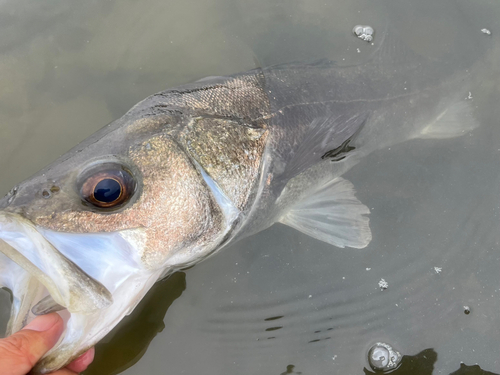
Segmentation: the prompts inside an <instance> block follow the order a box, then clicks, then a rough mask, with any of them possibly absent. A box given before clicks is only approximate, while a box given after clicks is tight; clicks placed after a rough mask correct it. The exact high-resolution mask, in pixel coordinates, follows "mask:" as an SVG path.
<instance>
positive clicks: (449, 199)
mask: <svg viewBox="0 0 500 375" xmlns="http://www.w3.org/2000/svg"><path fill="white" fill-rule="evenodd" d="M0 9H1V12H0V20H1V22H0V79H1V82H2V84H1V85H0V175H1V180H0V194H3V193H6V192H7V191H8V190H9V189H10V188H11V187H12V186H13V185H14V184H15V183H17V182H19V181H21V180H23V179H24V178H27V177H29V176H30V175H31V174H32V173H34V172H36V171H37V170H39V169H40V168H42V167H43V166H45V165H46V164H48V163H49V162H51V161H52V160H54V159H55V158H56V157H57V156H59V155H60V154H62V153H64V152H65V151H66V150H68V149H70V148H71V147H72V146H74V145H75V144H76V143H78V142H79V141H81V140H82V139H84V138H85V137H87V136H88V135H90V134H91V133H93V132H94V131H96V130H97V129H99V128H101V127H102V126H104V125H105V124H106V123H108V122H110V121H112V120H113V119H115V118H117V117H119V116H120V115H122V114H123V113H124V112H125V111H126V110H127V109H128V108H130V107H131V106H132V105H133V104H135V103H136V102H138V101H139V100H141V99H143V98H144V97H146V96H147V95H149V94H152V93H154V92H157V91H161V90H163V89H165V88H168V87H172V86H175V85H178V84H181V83H185V82H190V81H193V80H196V79H199V78H202V77H204V76H209V75H225V74H232V73H236V72H239V71H245V70H248V69H252V68H254V67H256V66H268V65H271V64H275V63H283V62H290V61H313V60H315V59H320V58H329V59H333V60H335V61H337V62H338V64H339V65H349V64H358V63H361V62H363V61H366V60H367V59H368V58H369V56H371V54H372V53H373V49H372V47H371V45H370V44H369V43H366V42H363V41H361V40H359V39H357V38H356V37H355V36H354V35H353V34H352V28H353V27H354V26H355V25H358V24H361V25H370V26H372V27H373V28H374V29H375V38H377V37H378V36H380V35H381V31H383V30H385V29H386V28H387V27H391V28H393V29H394V30H397V33H398V35H399V36H400V37H401V39H402V40H404V41H405V43H406V44H407V46H408V48H410V49H412V50H413V51H414V52H415V53H416V54H419V55H421V56H425V57H428V58H432V59H446V61H449V64H450V69H453V66H454V62H456V63H457V64H458V63H461V62H463V61H464V60H467V61H469V60H470V61H474V60H476V59H479V60H480V59H481V58H482V57H481V55H480V54H479V52H478V51H482V49H480V48H479V46H482V47H484V45H491V47H492V48H494V46H497V47H498V46H499V45H500V42H499V39H498V35H500V27H499V22H498V19H500V6H499V5H498V4H495V3H494V2H488V1H475V2H474V3H473V4H472V3H467V2H459V1H430V0H429V1H428V0H425V1H422V0H419V1H387V2H385V1H384V2H383V1H362V0H356V1H331V2H326V3H325V1H316V0H303V1H298V0H291V1H281V0H273V1H264V0H259V1H252V2H249V1H229V0H214V1H210V2H203V1H192V2H182V1H177V2H162V1H158V0H147V1H141V2H135V1H87V2H77V1H56V0H54V1H49V0H36V1H35V0H15V1H14V0H12V1H8V0H3V1H2V2H1V3H0ZM483 28H488V29H489V30H491V35H486V34H484V33H482V32H481V29H483ZM396 56H397V51H396ZM499 56H500V55H496V58H497V61H500V58H499ZM484 74H485V78H484V82H483V83H482V84H481V85H480V86H478V87H477V88H476V89H475V90H474V91H473V92H471V96H472V98H473V100H475V102H476V103H477V107H478V108H477V110H476V115H477V117H478V120H479V122H480V124H481V126H480V127H479V128H478V129H476V130H474V131H473V132H471V133H470V134H466V135H464V136H463V137H460V138H454V139H448V140H438V141H436V140H417V141H411V142H406V143H402V144H398V145H395V146H394V147H391V148H390V149H384V150H380V151H377V152H375V153H374V154H372V155H371V156H370V157H369V158H366V159H365V160H364V161H362V162H361V163H360V164H358V165H357V166H356V167H355V168H353V169H352V170H351V171H349V172H348V173H347V174H346V175H345V176H344V177H345V178H347V179H348V180H350V181H351V182H352V183H353V184H354V186H355V188H356V190H357V196H358V198H359V199H360V200H361V201H362V202H363V203H365V204H366V205H367V206H368V207H370V209H371V211H372V213H371V215H370V218H371V228H372V233H373V241H372V242H371V243H370V245H369V246H368V247H367V248H366V249H362V250H353V249H338V248H334V247H333V246H331V245H328V244H325V243H322V242H320V241H317V240H315V239H312V238H310V237H307V236H305V235H303V234H301V233H299V232H297V231H295V230H293V229H291V228H288V227H285V226H283V225H275V226H274V227H272V228H270V229H269V230H266V231H264V232H262V233H260V234H258V235H255V236H252V237H250V238H247V239H245V240H243V241H241V242H239V243H237V244H235V245H233V246H232V247H230V248H228V249H226V250H225V251H224V252H222V253H220V254H218V255H217V256H215V257H213V258H210V259H209V260H207V261H205V262H203V263H201V264H199V265H197V266H195V267H194V268H191V269H189V270H186V271H185V272H180V273H177V274H175V275H174V276H172V277H171V278H170V279H168V280H166V281H163V282H161V283H159V284H158V285H157V286H155V288H154V289H153V291H152V293H150V294H149V295H148V297H147V298H146V299H145V300H144V301H143V303H142V304H141V305H140V306H139V307H138V309H137V310H136V311H135V312H134V313H133V314H132V316H130V317H129V318H127V319H126V320H125V321H124V322H122V324H120V326H119V327H117V329H115V330H113V332H112V333H111V334H110V335H108V337H106V338H105V339H104V340H103V341H102V343H101V344H99V345H98V347H97V357H96V360H95V362H94V364H93V365H92V366H91V368H90V369H89V370H88V371H86V372H85V374H87V375H90V374H116V373H120V372H123V374H127V375H136V374H137V375H138V374H152V373H169V374H198V373H200V374H201V373H202V374H206V375H211V374H213V375H218V374H245V375H251V374H266V375H267V374H273V375H280V374H293V373H295V374H299V373H302V374H332V373H334V374H346V373H347V374H362V373H363V371H364V370H363V369H364V368H365V367H367V366H368V364H367V362H366V355H367V352H368V350H369V348H370V346H371V345H373V344H374V343H376V342H377V341H384V342H387V343H390V344H391V345H393V346H394V347H395V348H396V349H397V350H399V351H400V352H401V353H402V354H403V355H406V356H407V357H406V358H405V360H404V362H403V365H402V368H401V370H402V371H403V372H404V373H409V374H425V373H428V374H431V373H434V374H450V373H453V372H455V371H457V370H458V371H465V370H466V369H467V368H466V367H464V366H462V370H459V369H460V368H461V365H460V363H461V362H464V363H465V365H466V366H473V365H475V364H478V365H479V366H480V367H481V368H482V369H484V370H487V371H490V372H493V373H500V363H499V358H500V345H499V344H500V341H499V331H500V314H499V311H500V273H499V271H498V270H499V265H500V247H499V242H500V231H499V220H500V203H499V202H500V168H499V161H500V160H499V159H500V134H499V131H500V120H499V119H500V110H499V106H498V103H499V99H500V95H499V87H500V86H499V79H498V77H497V76H495V75H492V74H488V72H487V71H485V73H484ZM436 267H437V268H436ZM437 270H438V271H437ZM381 279H384V280H385V281H386V282H387V283H388V288H387V289H385V290H381V288H380V287H379V281H380V280H381ZM0 298H2V299H3V301H4V302H3V303H2V302H0V319H1V320H2V321H3V322H5V321H6V319H7V310H6V306H7V305H8V304H7V303H6V301H7V299H8V296H7V294H3V295H0ZM465 310H469V311H470V313H469V314H465V312H464V311H465ZM130 366H131V367H130ZM472 371H476V372H475V373H480V372H479V370H478V368H473V369H472ZM365 372H368V370H365Z"/></svg>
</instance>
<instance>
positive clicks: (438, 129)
mask: <svg viewBox="0 0 500 375" xmlns="http://www.w3.org/2000/svg"><path fill="white" fill-rule="evenodd" d="M469 94H470V93H469ZM466 95H467V94H465V93H464V97H463V99H462V100H460V101H459V102H457V103H454V104H453V105H451V106H449V107H448V108H446V110H444V111H443V112H442V113H441V114H439V116H437V117H436V119H435V120H434V121H433V122H432V123H430V124H429V125H427V126H426V127H425V128H423V129H422V131H421V132H420V133H419V134H418V135H417V136H416V138H423V139H446V138H454V137H460V136H462V135H464V134H467V133H468V132H470V131H472V130H474V129H475V128H477V127H478V126H479V124H478V122H477V121H476V119H475V118H474V115H473V113H472V111H473V106H472V100H470V99H467V98H466Z"/></svg>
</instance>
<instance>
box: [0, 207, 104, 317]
mask: <svg viewBox="0 0 500 375" xmlns="http://www.w3.org/2000/svg"><path fill="white" fill-rule="evenodd" d="M0 241H2V242H3V244H2V246H0V251H1V252H3V253H4V255H6V256H7V257H9V258H10V259H11V260H12V261H14V262H16V263H17V264H18V265H19V266H21V267H22V268H24V269H25V270H26V271H28V272H29V273H30V274H31V275H33V276H34V277H36V278H37V279H38V281H39V282H40V283H41V284H43V285H44V286H45V288H47V290H48V291H49V293H50V295H51V296H52V297H53V299H54V300H55V301H56V302H57V303H58V304H59V305H61V306H64V307H65V308H67V309H68V310H69V311H70V312H83V313H91V312H93V311H95V310H100V309H103V308H106V307H108V306H110V305H111V304H112V303H113V298H112V296H111V293H110V292H109V291H108V290H107V289H106V288H105V287H104V286H103V285H102V284H101V283H99V282H98V281H96V280H94V279H92V278H91V277H90V276H89V275H88V274H86V273H85V272H84V271H83V270H82V269H81V268H80V267H78V266H77V265H76V264H75V263H73V262H72V261H70V260H69V259H67V258H66V257H65V256H63V255H62V254H61V253H60V252H59V251H58V250H57V249H56V248H55V247H54V246H53V245H52V244H51V243H50V242H49V241H47V239H46V238H45V237H44V236H43V235H42V234H41V233H40V232H39V231H38V230H37V228H36V227H35V226H34V225H33V224H32V223H31V222H30V221H29V220H27V219H25V218H23V217H22V216H20V215H17V214H14V213H8V212H0ZM61 274H63V275H61Z"/></svg>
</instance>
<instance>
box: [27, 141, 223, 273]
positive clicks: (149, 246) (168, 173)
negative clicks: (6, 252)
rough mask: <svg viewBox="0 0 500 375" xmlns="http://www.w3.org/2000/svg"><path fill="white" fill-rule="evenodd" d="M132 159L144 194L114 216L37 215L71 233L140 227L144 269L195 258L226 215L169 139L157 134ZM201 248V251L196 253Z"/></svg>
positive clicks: (100, 212)
mask: <svg viewBox="0 0 500 375" xmlns="http://www.w3.org/2000/svg"><path fill="white" fill-rule="evenodd" d="M128 157H129V159H130V160H131V162H132V163H134V165H135V166H136V168H137V170H138V171H140V173H141V175H142V176H141V180H142V187H141V189H140V196H139V197H138V198H137V199H136V200H133V201H132V202H131V203H130V205H129V206H127V207H124V208H122V209H120V210H119V211H116V212H113V211H112V210H109V211H107V210H106V209H96V210H92V209H89V208H88V207H84V206H82V205H81V198H79V199H78V201H79V202H80V207H79V208H77V207H76V206H74V205H71V208H70V209H62V208H61V207H58V206H55V205H54V206H52V210H46V211H51V214H50V215H33V217H32V220H33V221H34V222H35V223H36V224H38V225H40V226H42V227H44V228H47V229H51V230H55V231H61V232H73V233H99V232H116V231H122V230H129V229H136V228H140V229H141V231H142V232H143V233H144V234H145V238H144V241H141V242H143V244H142V246H141V248H140V249H136V250H137V252H138V254H137V255H138V256H139V258H140V259H141V263H142V264H143V266H145V267H147V268H152V269H153V268H159V267H162V266H163V265H164V264H165V262H167V261H168V260H169V258H171V257H172V256H174V255H178V254H179V252H184V253H186V254H192V255H193V256H196V252H197V251H204V249H207V248H209V247H210V246H211V245H212V244H213V242H214V240H215V239H216V238H217V237H218V235H219V234H220V233H221V232H222V231H223V214H222V212H221V210H220V208H219V206H218V205H217V203H216V201H215V199H214V197H213V196H212V194H211V193H210V190H209V189H208V188H207V186H206V184H205V183H204V181H203V178H202V177H201V176H200V175H199V173H198V171H197V170H196V168H195V167H194V166H193V165H192V163H191V161H190V160H189V159H188V158H187V156H186V155H185V154H184V153H183V151H182V150H181V149H180V148H179V147H178V146H177V145H176V143H175V142H174V141H172V140H171V138H170V137H168V136H165V135H157V136H154V137H152V138H150V139H148V140H147V141H144V142H143V143H141V144H139V145H136V146H133V147H131V149H130V151H129V155H128ZM195 249H199V250H195Z"/></svg>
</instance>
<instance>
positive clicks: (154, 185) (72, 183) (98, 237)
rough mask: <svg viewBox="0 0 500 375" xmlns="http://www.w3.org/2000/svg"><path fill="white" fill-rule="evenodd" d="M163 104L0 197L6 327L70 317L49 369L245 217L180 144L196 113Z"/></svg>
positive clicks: (139, 111)
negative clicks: (52, 315)
mask: <svg viewBox="0 0 500 375" xmlns="http://www.w3.org/2000/svg"><path fill="white" fill-rule="evenodd" d="M150 100H152V99H150ZM153 107H155V106H154V105H153V104H151V103H148V100H145V101H144V102H142V104H141V105H138V106H136V107H134V108H133V109H132V110H131V111H129V112H128V113H127V114H125V115H124V116H123V117H122V118H120V119H119V120H117V121H115V122H113V123H111V124H110V125H108V126H106V127H105V128H103V129H101V130H100V131H99V132H97V133H96V134H94V135H93V136H91V137H90V138H88V139H87V140H85V141H84V142H82V143H81V144H80V145H78V146H76V147H75V148H74V149H72V150H70V151H69V152H68V153H67V154H65V155H63V156H62V157H60V158H59V159H58V160H56V161H55V162H54V163H53V164H52V165H50V166H48V167H47V168H45V169H44V170H42V171H41V172H39V173H38V174H36V175H35V176H33V177H31V178H30V179H28V180H26V181H24V182H22V183H20V184H19V185H17V186H16V187H15V188H13V189H12V190H11V192H10V193H9V194H7V196H6V197H5V198H3V199H2V200H0V286H5V287H7V288H8V289H10V290H11V292H12V294H13V303H12V313H11V318H10V321H9V323H8V330H7V331H8V334H10V333H13V332H16V331H17V330H19V329H21V328H22V327H24V326H25V325H26V324H28V323H29V322H30V321H31V320H32V319H33V318H34V317H35V315H40V314H45V313H48V312H50V311H55V310H58V313H59V314H60V315H61V316H62V317H63V319H64V320H65V324H66V329H65V332H64V334H63V336H62V337H61V339H60V340H59V342H58V343H57V345H56V346H55V347H54V348H53V349H51V351H49V352H48V353H47V354H46V355H45V357H44V358H42V360H41V361H40V362H39V363H38V364H37V366H36V368H35V370H36V371H38V372H40V373H47V372H51V371H54V370H55V369H58V368H61V367H63V366H65V365H66V364H67V363H69V362H70V361H71V360H73V359H74V358H76V357H77V356H78V355H80V354H81V353H83V352H84V351H86V350H87V349H88V348H90V347H92V346H93V345H94V344H95V343H96V342H98V341H99V340H100V339H101V338H102V337H103V336H104V335H105V334H106V333H107V332H109V331H110V330H111V329H112V328H113V327H114V326H115V325H116V324H117V323H118V322H119V321H120V320H121V319H122V318H123V317H124V316H125V315H127V314H129V313H130V312H131V311H132V310H133V309H134V307H135V306H136V305H137V303H138V302H139V301H140V300H141V299H142V297H143V296H144V295H145V293H146V292H147V291H148V290H149V288H150V287H151V286H152V285H153V284H154V283H155V282H156V281H157V280H158V279H159V278H161V277H164V276H166V275H168V274H170V273H171V272H173V271H175V270H177V269H180V268H183V267H187V266H190V265H192V264H193V263H195V262H197V261H199V260H200V259H201V258H204V257H206V256H208V255H210V254H211V253H212V252H213V251H214V250H215V249H216V248H218V247H220V244H221V243H223V242H224V241H225V240H226V239H227V233H228V232H229V230H230V228H231V226H232V225H233V224H234V223H235V222H236V219H237V217H238V214H239V212H238V210H237V209H236V208H235V207H234V205H232V204H231V202H230V201H229V200H228V199H227V197H226V196H225V194H224V193H223V192H221V190H220V189H218V188H217V184H215V183H214V181H213V180H212V179H211V178H210V177H209V176H208V175H207V173H205V171H204V169H203V168H202V167H201V166H200V165H199V164H198V163H197V162H196V160H195V159H193V158H192V157H190V156H189V155H188V153H186V152H185V150H184V148H183V147H182V146H181V144H180V143H179V142H178V141H177V140H176V136H175V134H176V133H177V132H178V131H179V129H182V128H183V127H184V126H185V125H186V124H188V123H190V122H192V121H193V119H192V116H190V115H186V114H184V113H183V112H182V110H179V109H176V110H175V111H168V110H166V109H165V108H163V110H162V111H161V113H159V112H160V111H157V110H153V109H152V108H153ZM145 108H147V109H148V110H147V111H146V110H145Z"/></svg>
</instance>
